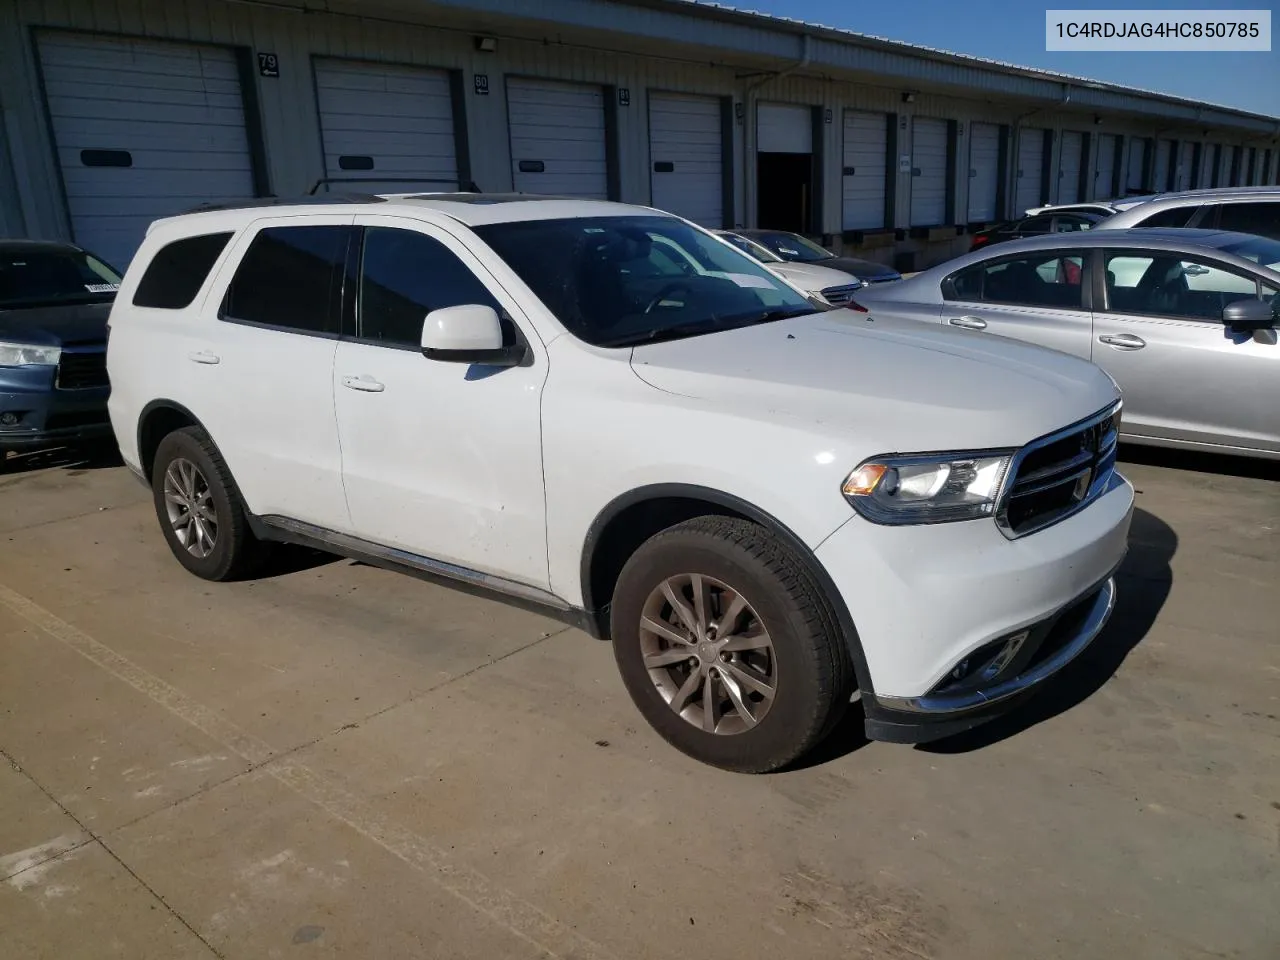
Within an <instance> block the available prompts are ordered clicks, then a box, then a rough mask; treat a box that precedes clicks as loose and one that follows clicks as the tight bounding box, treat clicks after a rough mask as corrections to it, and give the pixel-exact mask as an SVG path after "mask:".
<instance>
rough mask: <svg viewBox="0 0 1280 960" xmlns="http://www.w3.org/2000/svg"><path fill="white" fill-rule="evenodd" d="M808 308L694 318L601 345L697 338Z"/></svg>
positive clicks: (787, 317) (797, 313) (806, 311)
mask: <svg viewBox="0 0 1280 960" xmlns="http://www.w3.org/2000/svg"><path fill="white" fill-rule="evenodd" d="M817 312H818V311H816V310H814V309H813V308H811V307H774V308H773V309H772V310H765V311H764V312H763V313H757V314H749V315H747V316H745V317H716V318H711V319H708V320H696V321H694V322H692V323H680V324H676V325H675V326H673V327H658V328H657V329H655V330H647V331H645V332H644V333H638V334H631V335H629V336H626V337H618V338H617V339H614V340H604V341H601V342H600V343H599V346H602V347H638V346H641V345H643V344H647V343H661V342H663V341H664V340H680V339H682V338H684V337H696V336H699V335H701V334H704V333H720V332H721V331H724V330H736V329H738V328H739V327H753V326H755V325H756V324H758V323H773V322H774V321H776V320H790V319H791V318H792V317H799V316H805V315H807V314H811V313H817Z"/></svg>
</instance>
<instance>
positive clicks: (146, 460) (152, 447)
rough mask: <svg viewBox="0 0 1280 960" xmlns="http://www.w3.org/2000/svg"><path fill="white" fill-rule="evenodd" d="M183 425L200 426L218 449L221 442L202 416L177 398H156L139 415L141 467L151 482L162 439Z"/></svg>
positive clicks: (139, 463) (139, 456) (139, 455)
mask: <svg viewBox="0 0 1280 960" xmlns="http://www.w3.org/2000/svg"><path fill="white" fill-rule="evenodd" d="M183 427H199V428H200V429H201V430H203V431H204V433H205V436H207V437H209V442H210V443H213V445H214V448H215V449H216V448H217V446H218V445H217V442H216V441H214V439H213V437H212V436H211V435H210V433H209V430H208V428H207V427H205V425H204V424H203V423H201V422H200V418H199V417H197V416H196V415H195V414H194V413H192V412H191V411H190V410H188V409H187V408H186V407H184V406H183V405H182V404H180V403H178V402H177V401H176V400H164V399H160V400H152V401H151V402H150V403H148V404H147V405H146V406H145V407H143V408H142V412H141V413H139V414H138V438H137V439H138V461H139V462H138V466H139V467H141V468H142V475H143V477H144V478H145V479H146V481H147V483H150V482H151V471H152V469H154V467H155V460H156V450H157V449H158V448H159V446H160V441H161V440H163V439H164V438H165V437H167V436H168V435H169V434H171V433H173V431H175V430H181V429H182V428H183Z"/></svg>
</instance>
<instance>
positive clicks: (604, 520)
mask: <svg viewBox="0 0 1280 960" xmlns="http://www.w3.org/2000/svg"><path fill="white" fill-rule="evenodd" d="M667 498H680V499H685V500H702V501H705V502H707V503H710V504H713V505H715V506H718V507H722V508H724V509H725V510H729V511H731V512H733V513H736V514H738V515H740V516H742V517H745V518H746V519H748V520H750V521H752V522H753V523H758V524H759V525H760V526H762V527H764V528H765V529H766V530H768V531H769V532H770V533H771V534H772V535H773V536H775V537H777V538H778V539H779V540H781V541H782V542H783V543H784V544H786V545H787V547H788V548H789V549H790V550H791V551H792V553H794V554H795V555H796V557H797V558H798V559H799V560H800V562H801V563H802V564H804V567H805V569H806V571H807V572H808V573H809V575H810V576H812V577H813V579H814V581H815V582H816V583H817V585H818V588H819V589H820V590H821V591H822V594H823V599H825V600H826V602H827V604H828V606H829V607H830V609H831V612H832V613H833V614H834V615H835V620H836V623H837V624H838V625H839V628H840V632H841V634H842V635H843V636H844V640H845V647H846V648H847V649H848V651H849V659H850V660H851V661H852V663H853V669H854V674H855V676H856V677H857V680H858V689H859V690H860V691H861V692H862V693H863V694H871V695H873V696H874V694H875V690H874V688H873V687H872V684H871V671H870V670H869V669H868V668H867V658H866V654H865V653H864V652H863V649H862V640H861V638H860V637H859V636H858V630H857V627H856V626H855V625H854V622H853V617H852V616H850V614H849V608H848V607H847V606H846V605H845V602H844V598H843V597H842V596H841V595H840V591H839V590H837V589H836V585H835V582H834V581H833V580H832V579H831V575H830V574H829V573H827V571H826V568H825V567H823V565H822V564H821V563H820V562H819V560H818V558H817V556H816V555H815V554H814V552H813V551H812V550H811V549H809V547H808V545H807V544H806V543H805V542H804V541H803V540H801V539H800V537H798V536H797V535H796V534H795V532H794V531H793V530H791V528H790V527H788V526H787V525H786V524H784V523H783V522H782V521H780V520H779V519H778V518H777V517H775V516H773V515H772V514H770V513H768V512H767V511H764V510H761V509H760V508H759V507H757V506H756V505H755V504H753V503H750V502H749V501H747V500H743V499H742V498H741V497H736V496H734V495H733V494H731V493H725V492H724V491H722V490H716V489H714V488H712V487H702V486H698V485H696V484H689V483H654V484H648V485H646V486H643V487H636V488H635V489H633V490H628V491H627V492H626V493H623V494H620V495H619V496H617V497H614V499H612V500H611V501H609V503H607V504H606V505H605V506H604V508H603V509H602V510H601V511H600V512H599V513H598V514H596V517H595V519H594V520H592V521H591V525H590V526H589V527H588V528H587V536H586V539H585V541H584V542H583V545H582V558H581V561H580V566H579V577H580V578H581V585H582V600H583V606H584V607H585V609H586V611H587V615H588V618H589V619H591V620H592V621H593V622H594V619H595V614H596V612H597V611H598V610H599V608H600V604H601V601H602V599H603V602H605V603H607V602H608V599H609V598H598V597H594V596H592V592H591V567H592V561H593V560H594V558H595V552H596V548H597V547H598V546H599V544H600V538H601V535H602V534H603V532H604V530H605V528H606V527H608V525H609V523H610V522H611V521H612V520H613V519H614V518H615V517H617V516H618V515H619V514H620V513H622V512H623V511H624V510H626V509H628V508H630V507H633V506H636V505H637V504H640V503H644V502H645V501H647V500H661V499H667Z"/></svg>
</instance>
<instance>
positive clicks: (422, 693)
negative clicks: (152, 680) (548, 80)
mask: <svg viewBox="0 0 1280 960" xmlns="http://www.w3.org/2000/svg"><path fill="white" fill-rule="evenodd" d="M572 629H573V628H572V627H569V626H566V627H562V628H561V629H559V630H556V631H554V632H552V633H548V634H546V635H544V636H541V637H538V639H536V640H531V641H530V642H529V643H526V644H523V645H522V646H519V647H516V648H515V649H514V650H509V651H507V652H506V653H504V654H503V655H502V656H500V657H495V658H494V659H492V660H486V661H485V662H484V663H481V664H477V665H476V666H474V667H472V668H471V669H470V670H466V671H463V672H462V673H460V674H458V675H457V676H454V677H448V678H446V679H444V680H441V681H440V682H439V683H435V684H432V685H431V686H429V687H426V688H424V689H422V690H415V691H414V692H413V693H411V694H409V696H407V697H405V698H403V699H401V700H397V701H396V702H395V703H391V704H388V705H387V706H385V707H379V708H378V709H377V710H374V711H373V712H372V713H369V714H366V715H365V716H363V717H361V718H360V719H358V720H352V721H350V722H348V723H344V724H343V725H342V726H340V727H335V728H334V729H332V730H330V731H329V732H328V733H322V734H321V735H320V736H318V737H312V738H311V739H310V740H305V741H303V742H302V743H299V744H297V745H295V746H292V747H289V748H288V749H287V750H281V751H280V752H279V753H276V754H273V755H272V756H271V757H270V758H269V759H267V760H264V761H263V762H262V763H257V764H249V765H248V766H246V767H245V768H244V769H243V770H237V771H236V772H235V773H232V774H228V775H227V776H225V777H223V778H221V779H220V780H214V781H212V782H210V783H206V784H204V785H203V786H201V787H199V788H197V789H195V790H192V791H191V792H190V793H187V794H184V795H182V796H181V797H175V798H174V799H173V800H170V801H169V802H168V803H166V804H165V805H164V806H162V807H157V808H156V809H155V810H148V811H147V812H146V813H144V814H141V815H140V816H137V817H134V818H133V819H132V820H127V821H125V822H124V823H122V824H120V825H119V826H117V827H115V828H113V829H112V831H111V832H112V833H119V832H120V831H122V830H127V829H129V828H130V827H132V826H134V825H136V824H139V823H142V821H144V820H149V819H150V818H152V817H154V816H156V814H159V813H164V812H165V811H168V810H173V809H175V808H177V807H180V806H182V805H183V804H185V803H188V802H190V801H192V800H194V799H196V798H197V797H200V796H203V795H204V794H206V793H208V792H209V791H210V790H214V789H216V788H217V787H221V786H225V785H226V784H228V783H231V782H233V781H235V780H239V779H241V778H242V777H246V776H248V775H249V774H252V773H256V772H257V771H259V770H262V769H263V768H265V767H268V766H270V765H272V764H275V763H277V762H278V761H280V760H282V759H283V758H285V757H288V756H290V755H292V754H296V753H299V752H301V751H303V750H306V749H307V748H308V747H314V746H315V745H316V744H319V743H324V742H325V741H326V740H328V739H330V738H331V737H335V736H337V735H338V734H340V733H345V732H346V731H348V730H354V729H356V728H358V727H361V726H363V725H364V724H366V723H368V722H369V721H370V720H374V719H376V718H378V717H380V716H382V715H383V714H384V713H390V712H391V711H392V710H397V709H399V708H400V707H403V706H405V705H406V704H410V703H414V702H416V701H418V700H421V699H422V698H423V697H426V696H430V695H431V694H432V693H435V692H436V691H438V690H442V689H444V688H445V687H447V686H449V685H450V684H451V683H456V682H457V681H459V680H462V679H464V678H466V677H469V676H472V675H473V674H475V673H478V672H479V671H481V670H484V669H485V668H487V667H492V666H494V665H495V664H498V663H501V662H502V661H503V660H506V659H508V658H509V657H514V656H515V655H516V654H517V653H522V652H523V651H525V650H529V649H531V648H532V647H536V646H538V644H540V643H544V642H545V641H547V640H550V639H551V638H552V637H557V636H560V635H561V634H563V633H566V632H568V631H569V630H572ZM267 772H270V771H267ZM2 879H4V878H0V880H2Z"/></svg>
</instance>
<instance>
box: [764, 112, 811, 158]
mask: <svg viewBox="0 0 1280 960" xmlns="http://www.w3.org/2000/svg"><path fill="white" fill-rule="evenodd" d="M756 121H757V132H756V151H757V152H759V153H812V152H813V113H812V111H811V110H810V109H809V108H808V107H806V106H804V105H803V104H798V103H762V104H760V105H759V106H758V107H757V108H756Z"/></svg>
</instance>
